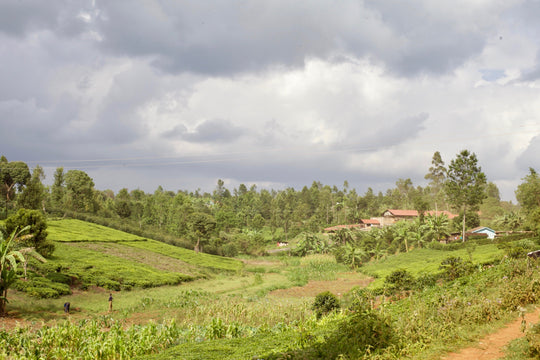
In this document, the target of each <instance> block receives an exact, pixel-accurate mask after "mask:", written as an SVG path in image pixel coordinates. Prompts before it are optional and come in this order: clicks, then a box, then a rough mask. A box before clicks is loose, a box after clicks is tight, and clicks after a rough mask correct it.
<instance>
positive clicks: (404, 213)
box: [385, 209, 457, 219]
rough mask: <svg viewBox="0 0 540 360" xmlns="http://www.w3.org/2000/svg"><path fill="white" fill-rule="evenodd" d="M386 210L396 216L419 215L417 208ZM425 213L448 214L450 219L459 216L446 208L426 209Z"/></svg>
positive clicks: (434, 214) (432, 214) (433, 214)
mask: <svg viewBox="0 0 540 360" xmlns="http://www.w3.org/2000/svg"><path fill="white" fill-rule="evenodd" d="M386 211H389V212H390V213H391V214H392V215H394V216H406V217H417V216H418V211H416V210H399V209H388V210H386ZM386 211H385V212H386ZM424 214H425V215H431V216H440V215H446V216H448V218H449V219H453V218H455V217H456V216H457V215H456V214H452V213H451V212H450V211H446V210H443V211H433V210H430V211H426V212H425V213H424Z"/></svg>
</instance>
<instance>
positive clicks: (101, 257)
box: [34, 219, 243, 290]
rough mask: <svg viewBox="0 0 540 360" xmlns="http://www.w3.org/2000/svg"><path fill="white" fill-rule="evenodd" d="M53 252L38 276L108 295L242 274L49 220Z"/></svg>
mask: <svg viewBox="0 0 540 360" xmlns="http://www.w3.org/2000/svg"><path fill="white" fill-rule="evenodd" d="M48 225H49V227H48V231H49V238H50V239H51V240H53V241H54V242H55V244H56V250H55V253H54V255H53V257H52V258H51V259H49V261H48V262H47V263H46V264H37V263H36V264H34V265H35V266H36V267H37V268H38V273H40V274H41V275H42V276H45V275H46V274H48V273H54V272H60V273H63V274H65V275H69V276H71V277H72V278H73V279H75V284H77V283H79V284H82V285H84V286H89V285H97V286H101V287H105V288H106V289H109V290H120V289H124V290H125V289H131V288H146V287H155V286H163V285H176V284H179V283H181V282H183V281H190V280H193V279H196V278H203V277H207V276H208V275H209V274H210V273H215V272H219V271H226V272H230V271H237V270H240V269H242V267H243V263H242V262H241V261H238V260H235V259H230V258H223V257H220V256H215V255H209V254H197V253H195V252H194V251H191V250H186V249H183V248H178V247H175V246H172V245H168V244H165V243H161V242H158V241H155V240H150V239H145V238H142V237H140V236H135V235H132V234H128V233H124V232H122V231H118V230H114V229H111V228H107V227H104V226H100V225H96V224H92V223H87V222H84V221H80V220H73V219H66V220H52V221H49V223H48Z"/></svg>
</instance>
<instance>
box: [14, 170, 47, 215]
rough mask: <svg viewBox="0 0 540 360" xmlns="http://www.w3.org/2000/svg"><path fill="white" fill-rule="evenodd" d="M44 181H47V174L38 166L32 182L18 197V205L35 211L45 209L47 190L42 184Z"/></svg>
mask: <svg viewBox="0 0 540 360" xmlns="http://www.w3.org/2000/svg"><path fill="white" fill-rule="evenodd" d="M43 179H45V172H44V171H43V168H42V167H41V166H39V165H37V166H36V167H35V168H34V171H33V172H32V176H31V178H30V180H29V181H28V182H27V184H26V186H25V187H24V189H23V191H22V193H21V194H20V195H19V196H18V199H17V205H18V206H19V207H22V208H25V209H35V210H39V209H42V208H44V204H43V202H44V200H45V195H46V190H45V186H43V184H42V181H43Z"/></svg>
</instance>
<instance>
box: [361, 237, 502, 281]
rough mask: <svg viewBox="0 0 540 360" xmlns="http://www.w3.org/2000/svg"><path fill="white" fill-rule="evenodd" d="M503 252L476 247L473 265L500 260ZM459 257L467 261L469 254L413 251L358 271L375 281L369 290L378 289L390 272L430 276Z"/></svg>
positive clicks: (490, 247) (486, 246) (482, 246)
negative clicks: (447, 260) (451, 257)
mask: <svg viewBox="0 0 540 360" xmlns="http://www.w3.org/2000/svg"><path fill="white" fill-rule="evenodd" d="M502 255H503V251H502V250H500V249H498V248H497V246H496V245H495V244H489V245H478V246H477V247H476V248H475V250H474V252H473V253H472V260H473V263H475V264H476V263H486V262H490V261H493V260H496V259H499V258H501V257H502ZM450 256H455V257H461V258H462V259H464V260H469V254H468V253H467V250H466V249H460V250H455V251H441V250H432V249H414V250H412V251H410V252H408V253H401V254H397V255H393V256H389V257H387V258H386V259H382V260H379V261H371V262H369V263H367V264H365V265H364V266H363V267H362V268H361V269H360V271H361V272H363V273H366V274H368V275H371V276H376V277H377V279H376V280H375V281H374V282H372V283H371V284H370V287H371V288H374V287H380V286H381V285H382V284H383V282H384V278H385V277H386V276H388V275H389V274H390V273H392V271H394V270H397V269H406V270H407V271H409V272H410V273H411V274H412V275H414V276H415V277H417V276H419V275H425V274H432V273H437V272H439V271H440V270H439V266H440V265H441V262H442V261H443V260H444V259H446V258H448V257H450Z"/></svg>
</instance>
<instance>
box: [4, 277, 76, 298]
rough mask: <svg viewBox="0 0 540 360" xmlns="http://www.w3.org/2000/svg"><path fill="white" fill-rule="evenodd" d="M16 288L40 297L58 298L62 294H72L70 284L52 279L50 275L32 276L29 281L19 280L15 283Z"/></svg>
mask: <svg viewBox="0 0 540 360" xmlns="http://www.w3.org/2000/svg"><path fill="white" fill-rule="evenodd" d="M14 288H15V289H17V290H19V291H24V292H26V293H27V294H28V295H30V296H32V297H35V298H38V299H43V298H58V297H60V296H62V295H69V294H71V289H70V287H69V285H67V284H62V283H58V282H55V281H52V280H50V279H49V276H48V277H47V278H44V277H40V276H36V277H31V278H30V279H29V280H27V281H22V280H18V281H17V282H16V283H15V284H14Z"/></svg>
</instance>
